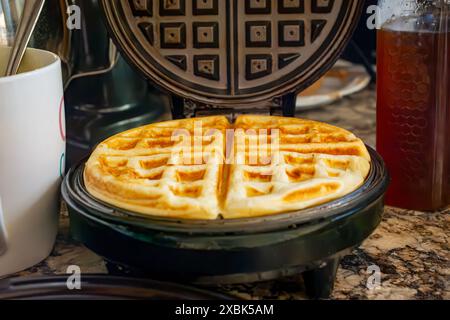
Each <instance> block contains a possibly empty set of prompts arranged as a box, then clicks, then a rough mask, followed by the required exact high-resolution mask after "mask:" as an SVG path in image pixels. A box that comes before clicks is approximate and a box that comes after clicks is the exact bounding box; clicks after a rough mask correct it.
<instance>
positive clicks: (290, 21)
mask: <svg viewBox="0 0 450 320" xmlns="http://www.w3.org/2000/svg"><path fill="white" fill-rule="evenodd" d="M101 4H102V12H103V14H104V17H105V22H106V24H107V26H108V28H109V31H110V34H111V36H112V38H113V39H114V41H115V43H116V45H117V46H118V47H119V49H120V50H121V52H122V55H123V56H124V57H125V58H126V59H127V60H128V61H129V63H130V64H131V65H133V66H134V67H136V68H137V70H139V71H140V72H141V73H142V74H143V75H144V76H145V77H146V78H147V79H149V80H150V81H152V82H153V83H154V84H156V85H157V86H158V87H159V88H161V89H162V90H164V91H165V92H166V93H168V94H169V95H170V96H171V97H172V102H173V103H172V111H173V116H174V117H175V118H182V117H186V116H187V117H189V116H193V115H197V116H198V115H203V114H225V115H229V116H231V117H233V116H235V115H236V114H240V113H248V112H252V113H262V114H273V113H277V114H279V113H281V114H284V115H285V116H293V115H294V111H295V101H296V96H297V94H298V92H299V91H302V90H303V89H306V88H307V87H308V86H309V85H311V84H312V83H313V82H314V81H315V80H317V79H318V78H319V77H321V76H322V75H323V74H325V73H326V72H327V70H328V69H329V68H331V66H332V65H333V64H334V62H335V61H336V60H337V59H338V58H339V56H340V54H341V53H342V51H343V50H344V48H345V46H346V44H347V43H348V41H349V40H350V38H351V35H352V33H353V31H354V29H355V27H356V25H357V23H358V21H359V17H360V15H361V9H362V4H363V1H347V0H301V1H292V0H102V1H101ZM370 152H371V156H372V170H371V172H370V176H369V178H368V179H367V181H366V182H365V184H364V185H363V186H362V187H361V188H359V189H358V190H357V191H355V192H354V193H352V194H350V195H348V196H346V197H344V198H342V199H339V200H337V201H333V202H330V203H327V204H325V205H321V206H319V207H315V208H312V209H308V210H303V211H299V212H292V213H288V214H282V215H276V216H271V217H264V218H254V219H244V220H229V221H225V220H218V221H183V220H170V219H157V218H152V217H148V216H147V217H144V216H142V215H139V214H135V213H133V212H127V211H124V210H120V209H118V208H113V207H111V206H109V205H107V204H105V203H102V202H99V201H97V200H95V199H94V198H92V197H91V196H90V195H89V194H88V192H87V191H86V189H85V186H84V183H83V178H82V177H83V174H82V173H83V165H84V164H83V163H81V164H80V165H78V166H75V167H74V168H72V169H71V170H70V172H69V174H68V175H67V176H66V178H65V181H64V184H63V187H62V194H63V197H64V199H65V201H66V202H67V204H68V208H69V213H70V218H71V228H72V232H73V235H74V236H75V238H77V239H78V240H80V241H81V242H83V243H84V244H85V245H86V246H87V247H89V248H90V249H92V250H93V251H95V252H96V253H98V254H100V255H101V256H103V257H105V259H106V260H107V261H108V262H109V263H108V265H109V266H110V269H111V271H118V270H122V271H127V272H129V273H132V274H135V275H143V276H147V277H148V276H150V277H153V278H158V279H170V280H174V279H176V280H177V281H184V282H190V283H196V284H203V285H215V284H219V283H220V284H229V283H244V282H255V281H262V280H268V279H275V278H279V277H283V276H289V275H293V274H297V273H303V274H304V279H305V284H306V288H307V290H308V291H309V294H310V295H311V296H312V297H327V296H328V295H329V294H330V291H331V288H332V286H333V283H334V278H335V273H336V270H337V265H338V263H339V260H340V258H341V257H342V256H343V255H345V254H346V253H347V252H349V250H351V249H352V248H353V247H355V246H357V245H359V244H360V243H361V242H362V241H363V240H364V239H366V238H367V237H368V236H369V235H370V234H371V233H372V232H373V231H374V229H375V228H376V227H377V226H378V224H379V223H380V220H381V215H382V212H383V196H384V193H385V191H386V188H387V184H388V175H387V173H386V169H385V167H384V164H383V161H382V159H381V158H380V157H379V155H377V154H376V153H375V152H374V151H373V150H371V151H370Z"/></svg>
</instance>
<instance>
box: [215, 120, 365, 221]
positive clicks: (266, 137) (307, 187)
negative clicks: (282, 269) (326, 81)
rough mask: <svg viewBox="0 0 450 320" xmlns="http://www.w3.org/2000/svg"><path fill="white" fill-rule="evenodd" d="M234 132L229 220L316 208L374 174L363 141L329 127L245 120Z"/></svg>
mask: <svg viewBox="0 0 450 320" xmlns="http://www.w3.org/2000/svg"><path fill="white" fill-rule="evenodd" d="M235 128H236V131H235V143H234V146H235V148H234V152H235V159H234V161H233V162H232V164H231V165H230V172H229V178H228V184H227V196H226V200H225V204H224V206H223V208H224V211H223V216H224V217H225V218H240V217H255V216H262V215H270V214H275V213H280V212H288V211H294V210H300V209H305V208H308V207H312V206H316V205H319V204H322V203H325V202H328V201H331V200H334V199H337V198H340V197H343V196H345V195H346V194H348V193H350V192H352V191H354V190H356V189H357V188H358V187H359V186H361V185H362V184H363V182H364V180H365V179H366V177H367V175H368V173H369V170H370V155H369V153H368V151H367V149H366V147H365V145H364V143H363V142H362V141H361V140H360V139H358V138H356V137H355V136H354V135H353V134H352V133H350V132H348V131H346V130H343V129H340V128H337V127H334V126H331V125H327V124H324V123H319V122H314V121H308V120H301V119H293V118H281V117H260V116H242V117H240V118H238V119H237V121H236V124H235ZM239 129H242V130H241V131H240V130H239ZM249 129H251V131H253V132H251V131H250V132H249V131H248V130H249ZM243 132H244V133H243ZM245 132H246V133H247V134H245ZM272 140H274V141H277V143H273V142H272ZM244 141H245V143H244Z"/></svg>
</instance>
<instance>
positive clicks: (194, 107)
mask: <svg viewBox="0 0 450 320" xmlns="http://www.w3.org/2000/svg"><path fill="white" fill-rule="evenodd" d="M296 101H297V94H296V93H294V92H292V93H288V94H286V95H284V96H282V97H276V98H273V99H272V100H271V101H268V102H267V103H262V104H261V103H259V104H251V105H249V104H248V103H247V104H246V105H245V106H242V107H234V106H229V107H226V106H225V107H224V106H215V105H205V104H200V103H197V102H195V101H192V100H187V99H184V98H182V97H179V96H175V95H173V96H172V106H171V108H172V117H173V119H185V118H193V117H202V116H214V115H225V116H227V117H228V118H229V120H230V121H234V120H235V119H236V118H237V117H238V116H239V115H242V114H261V115H282V116H284V117H294V116H295V106H296Z"/></svg>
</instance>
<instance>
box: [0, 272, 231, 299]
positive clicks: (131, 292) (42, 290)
mask: <svg viewBox="0 0 450 320" xmlns="http://www.w3.org/2000/svg"><path fill="white" fill-rule="evenodd" d="M67 281H68V277H67V276H66V277H64V276H57V277H21V278H12V279H5V280H2V281H0V300H117V299H120V300H231V299H232V298H231V297H229V296H226V295H222V294H219V293H213V292H208V291H205V290H200V289H195V288H192V287H187V286H181V285H176V284H171V283H166V282H160V281H153V280H147V279H133V278H124V277H110V276H105V275H83V276H82V278H81V289H80V290H69V289H68V288H67Z"/></svg>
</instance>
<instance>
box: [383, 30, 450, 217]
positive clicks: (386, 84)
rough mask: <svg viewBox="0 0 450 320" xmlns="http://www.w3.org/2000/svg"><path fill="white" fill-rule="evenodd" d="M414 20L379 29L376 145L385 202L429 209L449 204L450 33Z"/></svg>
mask: <svg viewBox="0 0 450 320" xmlns="http://www.w3.org/2000/svg"><path fill="white" fill-rule="evenodd" d="M411 25H412V24H408V23H405V21H400V22H397V23H394V24H393V25H391V26H389V25H388V26H385V27H384V28H383V29H382V30H379V31H378V49H377V50H378V58H377V68H378V85H377V87H378V88H377V149H378V151H379V153H380V154H381V155H382V156H383V158H384V160H385V162H386V164H387V167H388V169H389V171H390V175H391V178H392V183H391V186H390V188H389V190H388V193H387V199H386V200H387V204H389V205H392V206H396V207H401V208H406V209H413V210H426V211H428V210H436V209H439V208H442V207H445V206H447V205H448V204H450V108H449V105H450V87H449V86H448V84H449V82H448V81H446V80H443V79H445V77H443V76H442V75H445V73H446V74H447V75H449V74H450V32H434V31H428V30H414V28H411ZM402 28H406V29H407V30H403V29H402ZM411 29H412V30H411ZM445 50H446V55H445ZM443 53H444V55H442V54H443ZM443 57H444V58H443ZM447 59H448V61H447ZM443 61H444V62H445V61H447V62H448V63H443ZM443 66H445V67H443ZM442 68H445V69H446V70H442ZM439 95H440V98H439Z"/></svg>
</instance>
